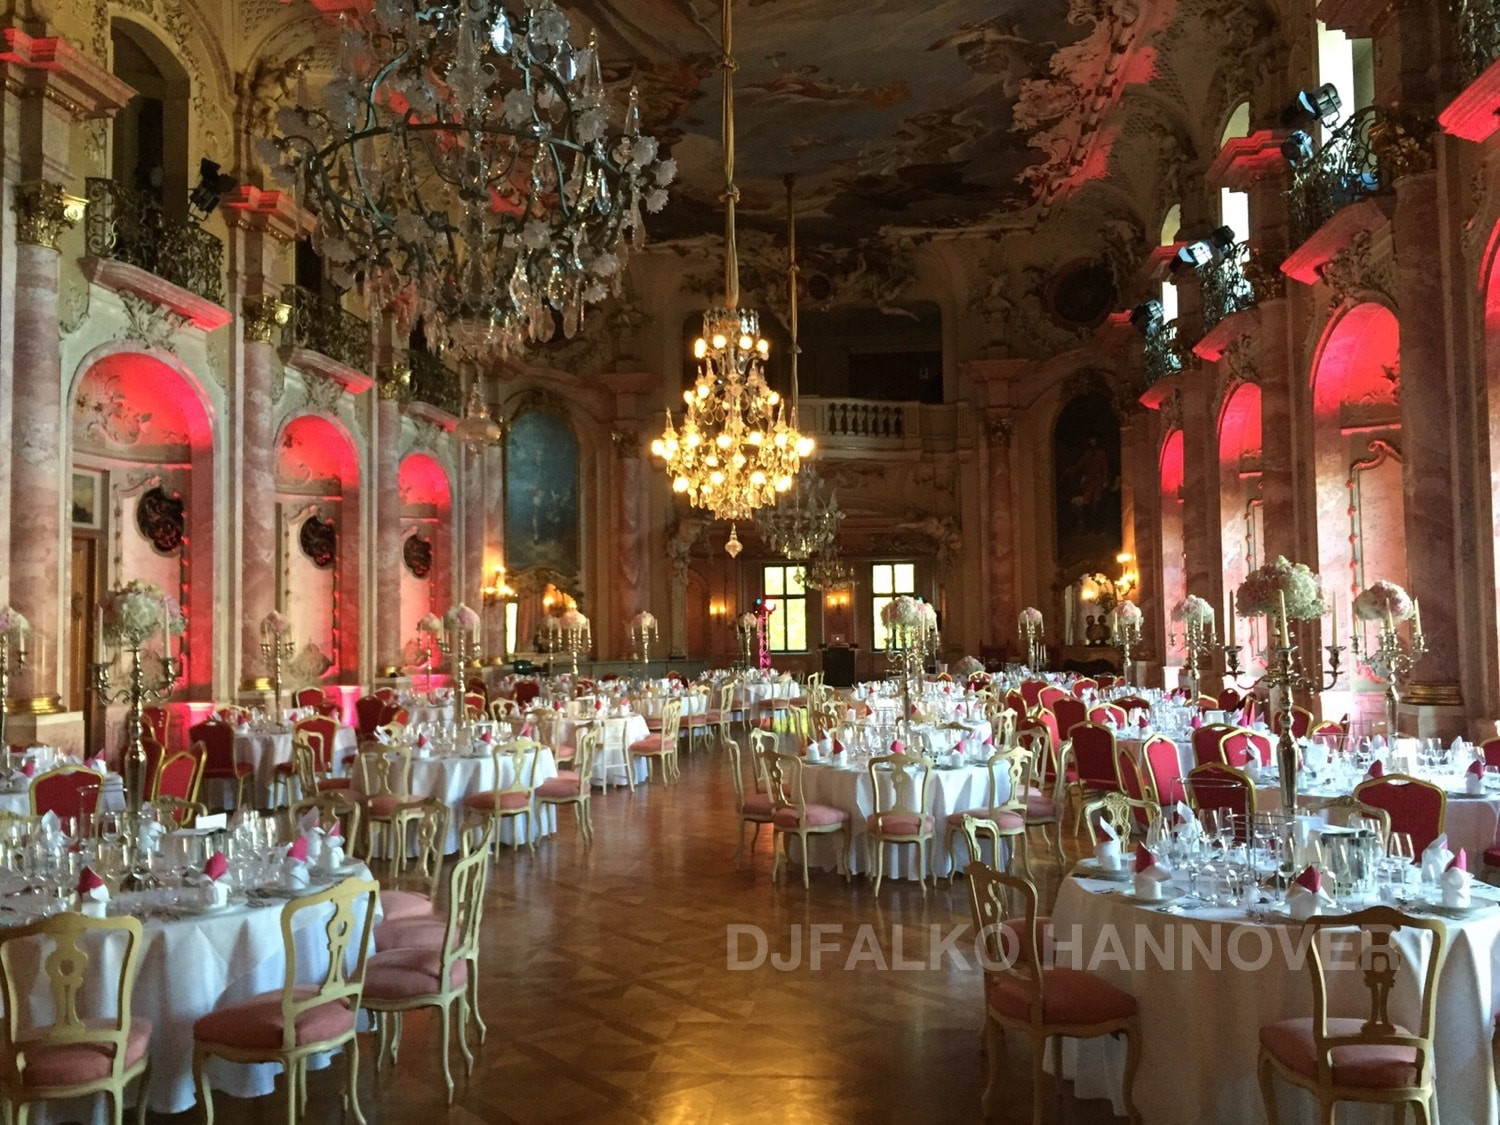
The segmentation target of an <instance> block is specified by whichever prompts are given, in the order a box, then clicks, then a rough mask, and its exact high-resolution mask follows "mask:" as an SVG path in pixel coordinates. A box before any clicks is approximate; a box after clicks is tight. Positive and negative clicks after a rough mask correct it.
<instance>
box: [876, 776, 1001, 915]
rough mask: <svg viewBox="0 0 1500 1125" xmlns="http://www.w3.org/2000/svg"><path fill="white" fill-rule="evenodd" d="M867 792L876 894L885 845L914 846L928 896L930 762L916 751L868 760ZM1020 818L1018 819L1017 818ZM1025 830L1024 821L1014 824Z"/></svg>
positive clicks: (931, 835)
mask: <svg viewBox="0 0 1500 1125" xmlns="http://www.w3.org/2000/svg"><path fill="white" fill-rule="evenodd" d="M869 769H870V792H871V796H872V799H873V801H872V803H873V804H874V807H875V811H874V812H872V813H871V814H870V815H869V816H868V817H866V818H865V833H866V834H865V841H866V844H865V846H866V847H867V848H868V849H869V850H870V852H871V856H872V858H873V859H874V861H875V894H876V895H879V894H880V881H881V879H882V878H883V877H884V875H885V846H886V845H887V844H896V845H900V844H911V845H912V846H913V847H915V848H916V849H917V881H918V882H920V883H921V884H922V897H923V898H926V897H927V870H928V867H929V866H930V862H931V857H932V846H933V843H934V841H935V840H936V839H937V829H936V826H935V824H934V823H933V818H932V815H931V814H930V813H929V812H928V811H927V806H928V802H927V794H928V791H929V790H930V788H931V786H932V763H931V762H929V761H927V759H926V758H921V757H918V756H916V755H915V754H910V755H908V754H883V755H881V756H880V757H877V758H871V759H870V766H869ZM1018 819H1019V818H1018ZM1017 827H1018V828H1021V829H1024V828H1025V825H1024V824H1019V825H1017Z"/></svg>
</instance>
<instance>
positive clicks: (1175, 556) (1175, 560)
mask: <svg viewBox="0 0 1500 1125" xmlns="http://www.w3.org/2000/svg"><path fill="white" fill-rule="evenodd" d="M1182 465H1183V459H1182V431H1181V430H1173V431H1172V432H1171V433H1169V434H1168V435H1167V439H1166V441H1164V442H1162V446H1161V464H1160V478H1161V590H1162V629H1163V635H1164V636H1166V637H1168V638H1170V637H1171V636H1172V635H1173V623H1172V611H1173V610H1174V609H1176V608H1177V605H1178V603H1179V602H1181V601H1182V599H1183V598H1185V597H1186V596H1187V561H1186V559H1185V558H1184V554H1183V546H1182ZM1182 656H1183V653H1182V650H1181V647H1180V646H1176V645H1171V643H1170V641H1169V650H1168V653H1167V659H1168V662H1169V663H1170V662H1172V661H1173V660H1175V659H1181V658H1182Z"/></svg>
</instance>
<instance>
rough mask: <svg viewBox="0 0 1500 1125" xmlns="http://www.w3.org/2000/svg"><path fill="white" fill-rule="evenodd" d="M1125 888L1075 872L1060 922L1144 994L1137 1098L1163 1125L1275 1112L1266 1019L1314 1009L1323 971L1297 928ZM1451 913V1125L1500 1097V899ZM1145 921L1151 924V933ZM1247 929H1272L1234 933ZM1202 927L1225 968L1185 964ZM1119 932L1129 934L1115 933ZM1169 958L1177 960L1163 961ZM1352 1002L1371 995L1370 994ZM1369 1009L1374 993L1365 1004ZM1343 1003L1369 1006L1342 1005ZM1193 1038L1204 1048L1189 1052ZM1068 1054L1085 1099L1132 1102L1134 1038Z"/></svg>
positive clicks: (1255, 1119)
mask: <svg viewBox="0 0 1500 1125" xmlns="http://www.w3.org/2000/svg"><path fill="white" fill-rule="evenodd" d="M1116 887H1118V884H1114V885H1111V884H1105V883H1100V882H1095V881H1092V880H1090V881H1086V882H1080V881H1078V880H1074V879H1067V880H1065V881H1064V882H1063V885H1062V889H1061V890H1060V891H1059V893H1058V899H1057V905H1056V906H1055V908H1054V909H1053V912H1052V923H1053V927H1054V931H1055V932H1056V933H1057V934H1058V935H1060V936H1059V940H1062V941H1069V942H1073V943H1075V944H1074V948H1075V949H1076V950H1079V951H1080V952H1078V953H1076V954H1073V955H1070V956H1076V957H1077V958H1078V961H1075V962H1070V963H1074V964H1078V965H1079V967H1082V968H1087V969H1093V970H1094V971H1096V972H1098V973H1099V974H1100V975H1101V976H1102V977H1104V978H1105V979H1106V980H1108V981H1110V982H1112V983H1114V984H1116V985H1118V986H1119V987H1121V988H1123V989H1125V990H1126V991H1127V992H1129V993H1130V994H1131V995H1132V996H1134V997H1135V998H1136V1000H1137V1001H1138V1003H1139V1004H1140V1013H1141V1029H1142V1036H1141V1040H1142V1043H1141V1059H1140V1068H1139V1070H1138V1072H1137V1077H1136V1082H1135V1107H1136V1109H1137V1110H1138V1111H1139V1112H1140V1114H1141V1116H1142V1118H1143V1119H1144V1120H1146V1121H1149V1122H1151V1123H1152V1125H1263V1122H1264V1121H1265V1120H1266V1115H1265V1111H1264V1109H1263V1108H1262V1101H1261V1095H1260V1088H1259V1085H1258V1082H1257V1079H1256V1059H1257V1052H1258V1044H1259V1032H1260V1028H1261V1027H1262V1026H1263V1025H1265V1024H1269V1023H1274V1022H1275V1021H1277V1020H1282V1019H1290V1018H1292V1017H1295V1016H1308V1015H1311V1014H1312V984H1311V976H1310V970H1309V969H1308V968H1307V967H1306V966H1305V965H1303V964H1298V963H1295V962H1293V963H1291V964H1289V963H1288V961H1287V958H1286V957H1284V956H1283V955H1282V952H1281V950H1282V949H1283V948H1284V947H1283V946H1282V945H1281V941H1282V940H1283V939H1285V940H1286V941H1287V942H1288V944H1290V945H1292V947H1293V948H1295V944H1294V943H1295V941H1296V930H1295V929H1294V928H1292V927H1288V926H1284V925H1283V926H1277V925H1270V926H1266V925H1261V924H1257V923H1253V922H1251V921H1250V920H1249V919H1248V918H1246V916H1245V915H1244V914H1243V913H1241V912H1237V911H1231V910H1229V909H1227V908H1226V909H1218V908H1204V909H1196V910H1193V911H1191V912H1189V913H1187V914H1184V915H1174V914H1167V913H1164V912H1162V911H1161V910H1156V909H1148V908H1144V907H1139V906H1135V905H1133V904H1131V903H1129V902H1126V901H1125V900H1124V899H1122V898H1121V897H1120V896H1119V895H1117V894H1111V893H1107V892H1108V891H1109V890H1111V889H1113V888H1116ZM1446 924H1447V927H1448V953H1447V961H1446V962H1445V964H1444V967H1443V971H1442V974H1441V975H1440V976H1439V978H1438V986H1437V987H1438V1007H1437V1024H1436V1028H1435V1044H1434V1058H1435V1063H1436V1067H1437V1073H1436V1085H1437V1101H1438V1112H1439V1116H1440V1118H1441V1120H1442V1122H1443V1125H1471V1123H1475V1125H1477V1123H1485V1125H1492V1123H1493V1122H1494V1121H1495V1120H1496V1116H1497V1107H1496V1098H1495V1078H1494V1071H1493V1067H1492V1065H1491V1060H1490V1031H1491V1028H1492V1027H1493V1026H1494V1024H1493V1021H1494V1015H1495V1011H1496V1003H1497V999H1500V992H1497V983H1496V982H1497V975H1496V971H1495V969H1496V956H1497V953H1500V909H1496V910H1488V911H1483V912H1481V913H1479V914H1477V915H1476V916H1475V917H1473V918H1472V919H1467V920H1463V921H1451V920H1450V921H1448V922H1447V923H1446ZM1137 927H1142V928H1143V931H1144V932H1142V933H1140V936H1139V937H1138V931H1137ZM1236 927H1242V928H1244V929H1245V930H1247V931H1260V933H1254V932H1246V933H1244V934H1243V935H1242V936H1241V937H1239V938H1234V937H1233V935H1234V933H1235V932H1236ZM1193 931H1195V932H1196V938H1197V939H1198V940H1199V941H1200V942H1201V947H1202V948H1205V949H1208V948H1212V947H1213V943H1214V942H1215V940H1217V941H1218V942H1219V943H1220V948H1221V949H1223V951H1224V956H1223V958H1222V964H1221V966H1220V967H1218V968H1216V969H1209V968H1205V967H1204V961H1203V958H1202V956H1201V955H1199V956H1198V959H1197V960H1196V962H1195V964H1194V967H1192V968H1184V967H1183V965H1184V955H1183V953H1182V950H1183V949H1184V948H1186V947H1187V946H1188V945H1190V944H1192V942H1190V941H1189V940H1188V934H1189V932H1193ZM1215 931H1217V936H1216V935H1215ZM1411 933H1412V931H1407V933H1406V934H1403V935H1402V936H1401V937H1400V938H1399V939H1398V940H1399V941H1400V942H1401V943H1402V945H1403V949H1402V952H1403V953H1404V954H1405V956H1404V957H1403V959H1402V966H1401V976H1400V977H1399V978H1398V984H1397V990H1396V993H1395V1001H1394V1003H1393V1005H1392V1012H1393V1015H1394V1017H1395V1019H1396V1020H1397V1021H1398V1022H1400V1023H1401V1024H1403V1025H1404V1026H1407V1027H1415V1026H1416V1025H1417V1024H1416V1020H1417V1016H1416V1012H1415V1009H1414V1004H1413V1002H1412V1001H1413V999H1414V996H1415V989H1414V988H1412V987H1411V978H1412V976H1413V974H1414V973H1415V972H1416V971H1417V969H1418V968H1419V967H1420V965H1421V964H1422V962H1421V960H1420V958H1419V957H1418V955H1417V953H1418V951H1417V946H1416V944H1415V942H1414V941H1413V940H1412V939H1411V936H1410V935H1411ZM1111 934H1112V935H1114V937H1115V938H1117V939H1118V941H1114V942H1112V941H1110V940H1109V937H1108V935H1111ZM1101 935H1104V936H1101ZM1262 937H1265V938H1268V939H1269V943H1270V944H1269V945H1268V946H1266V948H1269V949H1271V950H1272V951H1273V952H1272V953H1271V954H1270V956H1269V960H1268V962H1267V963H1266V964H1264V965H1263V966H1260V967H1256V966H1257V965H1258V962H1259V960H1260V958H1261V950H1262V948H1263V946H1262ZM1148 939H1149V941H1150V942H1152V943H1154V945H1155V947H1156V948H1169V947H1170V948H1171V949H1172V950H1173V951H1174V953H1173V956H1171V957H1167V958H1159V957H1158V955H1157V954H1156V953H1155V952H1154V951H1153V949H1152V947H1151V945H1149V944H1148ZM1168 943H1171V944H1170V946H1169V945H1168ZM1116 948H1118V949H1120V950H1122V951H1123V952H1122V953H1121V954H1120V955H1119V956H1116V955H1114V954H1112V953H1109V952H1105V953H1104V954H1102V955H1100V954H1098V953H1097V952H1096V951H1097V950H1100V949H1104V950H1111V949H1116ZM1195 948H1196V947H1195ZM1137 949H1144V952H1145V955H1144V956H1141V957H1137V955H1136V951H1137ZM1234 949H1237V950H1239V951H1240V952H1239V953H1238V954H1237V956H1236V957H1232V956H1230V951H1231V950H1234ZM1060 957H1061V954H1060ZM1163 960H1165V961H1166V963H1167V964H1168V965H1169V966H1171V967H1170V968H1163V967H1162V961H1163ZM1236 960H1237V962H1238V963H1236ZM1090 961H1093V962H1094V963H1093V964H1090V963H1089V962H1090ZM1079 962H1081V964H1079ZM976 987H977V985H976ZM1351 999H1361V1000H1362V999H1363V994H1362V993H1361V994H1360V995H1359V996H1358V997H1351ZM1367 1010H1368V1001H1367V1000H1366V1001H1363V1006H1362V1007H1361V1008H1360V1009H1359V1011H1360V1012H1361V1013H1363V1012H1365V1011H1367ZM1334 1014H1350V1015H1352V1014H1355V1013H1354V1011H1352V1010H1349V1009H1338V1010H1336V1011H1335V1013H1334ZM1185 1045H1191V1046H1192V1049H1190V1050H1189V1049H1184V1047H1185ZM1063 1059H1064V1071H1065V1073H1066V1074H1067V1076H1068V1077H1069V1078H1072V1079H1073V1080H1074V1081H1075V1082H1076V1084H1077V1085H1076V1088H1075V1094H1076V1096H1077V1097H1079V1098H1110V1099H1113V1100H1114V1103H1115V1107H1114V1108H1115V1112H1116V1113H1117V1114H1123V1113H1124V1104H1123V1102H1122V1101H1121V1100H1120V1082H1121V1078H1122V1075H1123V1072H1124V1063H1125V1048H1124V1044H1123V1042H1117V1041H1115V1040H1112V1039H1095V1040H1089V1041H1086V1042H1081V1043H1080V1042H1073V1041H1069V1042H1068V1044H1067V1049H1066V1050H1065V1051H1064V1055H1063ZM1277 1089H1278V1091H1279V1096H1280V1100H1279V1105H1280V1107H1281V1120H1282V1121H1283V1122H1284V1123H1287V1125H1295V1123H1299V1122H1309V1123H1310V1122H1313V1121H1315V1120H1316V1119H1317V1113H1316V1106H1315V1103H1314V1102H1313V1100H1312V1099H1311V1098H1309V1097H1307V1096H1305V1095H1303V1094H1301V1093H1300V1092H1293V1091H1292V1089H1291V1087H1289V1086H1287V1085H1286V1084H1285V1083H1278V1084H1277ZM1338 1113H1339V1121H1340V1122H1347V1123H1351V1125H1353V1123H1360V1125H1362V1123H1364V1122H1367V1121H1370V1122H1374V1121H1379V1122H1387V1121H1389V1120H1390V1111H1389V1110H1385V1111H1384V1112H1383V1115H1382V1113H1381V1112H1380V1111H1374V1112H1360V1110H1359V1107H1356V1106H1354V1105H1352V1104H1350V1103H1341V1104H1340V1105H1339V1110H1338Z"/></svg>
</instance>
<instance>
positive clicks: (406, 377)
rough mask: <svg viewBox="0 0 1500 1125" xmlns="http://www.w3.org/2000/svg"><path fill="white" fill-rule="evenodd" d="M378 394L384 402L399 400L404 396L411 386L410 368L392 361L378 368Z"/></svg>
mask: <svg viewBox="0 0 1500 1125" xmlns="http://www.w3.org/2000/svg"><path fill="white" fill-rule="evenodd" d="M378 385H379V394H380V397H381V398H382V399H384V400H385V401H386V402H399V401H400V400H401V399H403V398H405V397H406V393H407V389H408V388H409V387H410V386H411V368H410V367H408V366H407V365H406V364H404V363H393V364H391V365H390V366H389V367H383V368H381V370H380V378H379V382H378Z"/></svg>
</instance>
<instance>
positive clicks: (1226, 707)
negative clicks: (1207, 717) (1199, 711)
mask: <svg viewBox="0 0 1500 1125" xmlns="http://www.w3.org/2000/svg"><path fill="white" fill-rule="evenodd" d="M1244 702H1245V697H1244V696H1243V695H1241V694H1240V693H1239V692H1237V691H1235V690H1234V688H1225V689H1224V690H1223V691H1221V692H1219V694H1218V696H1217V697H1216V698H1215V699H1214V707H1215V709H1216V710H1219V711H1223V712H1224V713H1225V714H1226V715H1228V714H1230V713H1232V712H1234V711H1238V710H1239V709H1240V706H1241V704H1243V703H1244Z"/></svg>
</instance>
